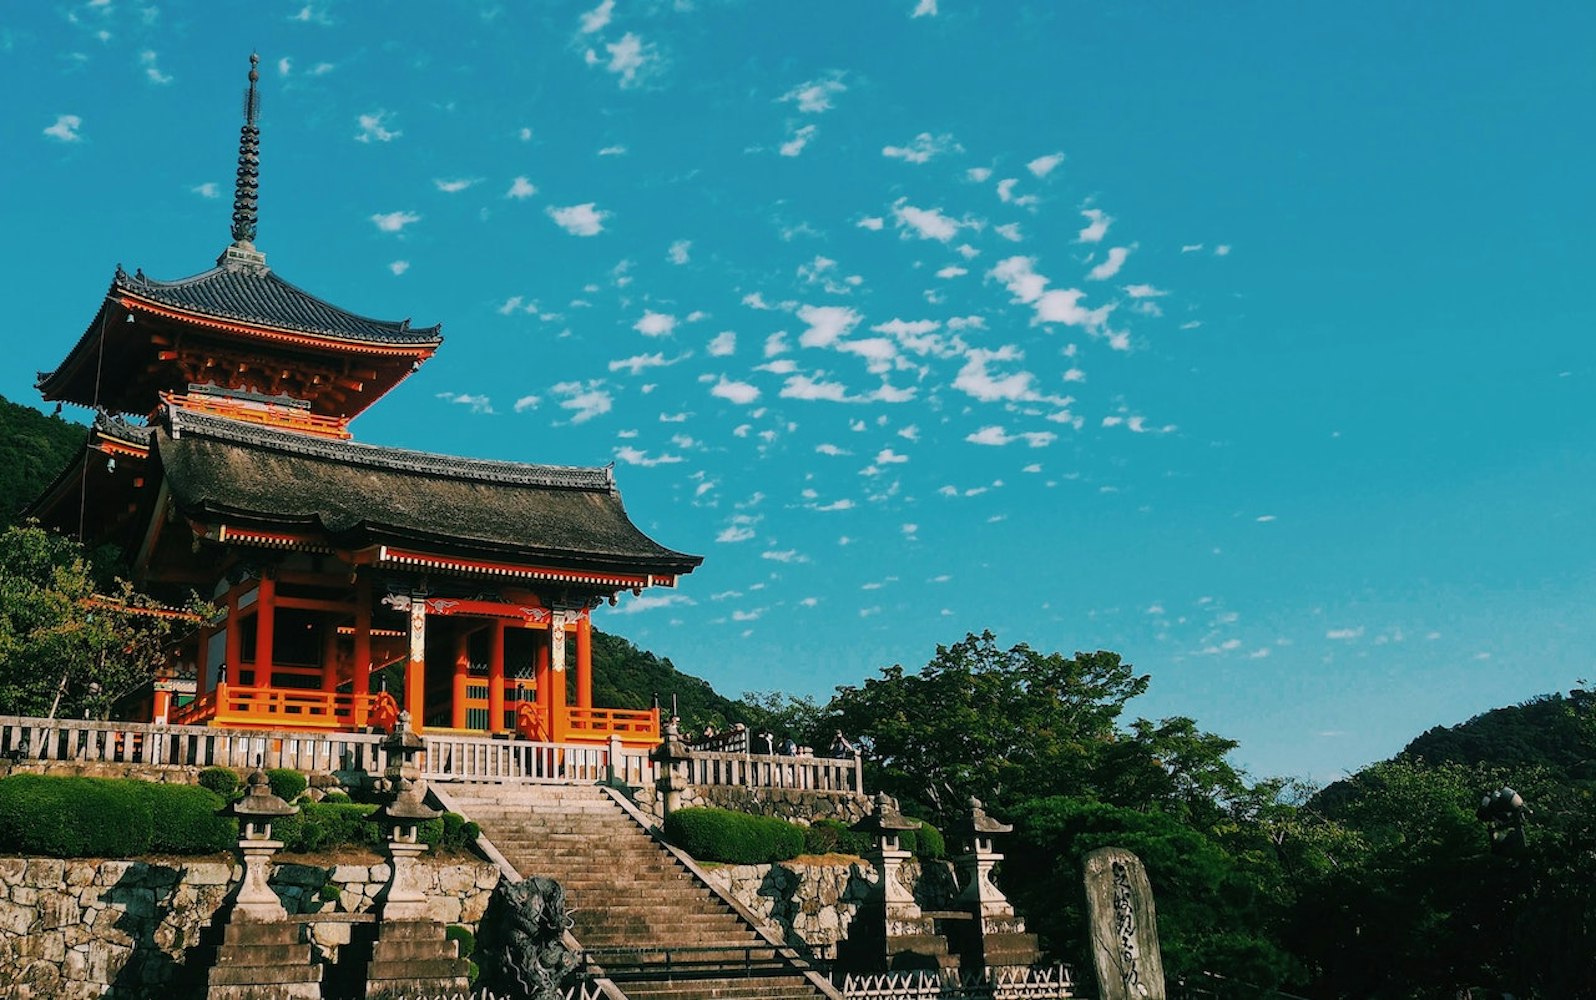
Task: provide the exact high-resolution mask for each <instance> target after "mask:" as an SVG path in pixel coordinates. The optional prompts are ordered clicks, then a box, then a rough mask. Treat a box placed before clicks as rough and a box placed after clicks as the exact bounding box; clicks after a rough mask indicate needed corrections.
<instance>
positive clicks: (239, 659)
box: [199, 586, 244, 694]
mask: <svg viewBox="0 0 1596 1000" xmlns="http://www.w3.org/2000/svg"><path fill="white" fill-rule="evenodd" d="M243 624H244V619H243V616H241V615H240V614H239V613H238V588H237V587H236V586H235V587H233V588H232V589H231V590H229V591H228V592H227V637H226V638H225V639H224V640H223V646H224V649H223V651H222V667H223V672H224V673H226V675H227V676H228V677H229V678H231V679H232V680H233V681H234V682H235V683H236V682H237V681H238V665H239V664H240V663H243V662H244V637H243V636H242V635H240V634H239V633H240V632H241V631H242V626H243ZM210 655H211V635H210V632H209V631H206V632H202V633H201V634H200V659H201V661H203V662H207V663H208V662H209V660H210ZM199 693H200V694H204V693H205V692H203V691H201V692H199Z"/></svg>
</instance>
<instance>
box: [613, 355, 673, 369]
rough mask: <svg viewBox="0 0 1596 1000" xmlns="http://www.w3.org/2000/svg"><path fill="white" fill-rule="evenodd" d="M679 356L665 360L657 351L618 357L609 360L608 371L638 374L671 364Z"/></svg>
mask: <svg viewBox="0 0 1596 1000" xmlns="http://www.w3.org/2000/svg"><path fill="white" fill-rule="evenodd" d="M680 360H681V358H676V359H674V360H672V361H667V360H665V355H663V354H660V353H658V352H656V353H654V354H635V355H633V356H632V357H629V358H618V359H616V360H614V361H611V362H610V371H612V372H618V371H625V372H629V373H631V374H633V375H640V374H642V373H643V372H645V371H647V370H648V369H650V368H664V367H666V366H667V365H673V364H675V363H676V362H677V361H680Z"/></svg>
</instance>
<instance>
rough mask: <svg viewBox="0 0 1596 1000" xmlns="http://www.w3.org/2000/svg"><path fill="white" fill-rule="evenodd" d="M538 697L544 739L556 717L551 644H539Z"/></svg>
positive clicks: (547, 736)
mask: <svg viewBox="0 0 1596 1000" xmlns="http://www.w3.org/2000/svg"><path fill="white" fill-rule="evenodd" d="M535 678H536V684H537V691H536V694H537V699H538V720H539V721H540V722H541V723H542V724H543V732H542V734H541V735H542V737H543V739H548V738H549V732H550V731H551V727H552V726H553V718H554V678H553V676H552V671H551V670H550V667H549V644H548V643H546V642H543V643H539V644H538V665H537V673H536V675H535Z"/></svg>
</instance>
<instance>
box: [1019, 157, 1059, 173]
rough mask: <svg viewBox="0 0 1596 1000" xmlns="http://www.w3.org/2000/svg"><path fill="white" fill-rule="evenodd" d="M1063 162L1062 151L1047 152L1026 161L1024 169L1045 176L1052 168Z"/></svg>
mask: <svg viewBox="0 0 1596 1000" xmlns="http://www.w3.org/2000/svg"><path fill="white" fill-rule="evenodd" d="M1063 162H1064V154H1063V153H1049V154H1047V155H1046V156H1038V157H1037V158H1036V159H1034V160H1032V161H1031V162H1030V163H1027V164H1026V165H1025V169H1027V170H1029V171H1030V172H1031V173H1032V174H1034V175H1036V176H1037V177H1046V176H1047V175H1048V174H1050V173H1052V172H1053V170H1054V168H1056V167H1057V166H1058V165H1059V164H1060V163H1063Z"/></svg>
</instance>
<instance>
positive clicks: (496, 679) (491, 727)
mask: <svg viewBox="0 0 1596 1000" xmlns="http://www.w3.org/2000/svg"><path fill="white" fill-rule="evenodd" d="M488 732H490V733H502V732H504V621H503V619H497V620H495V621H494V623H493V631H492V633H491V634H490V635H489V636H488Z"/></svg>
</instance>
